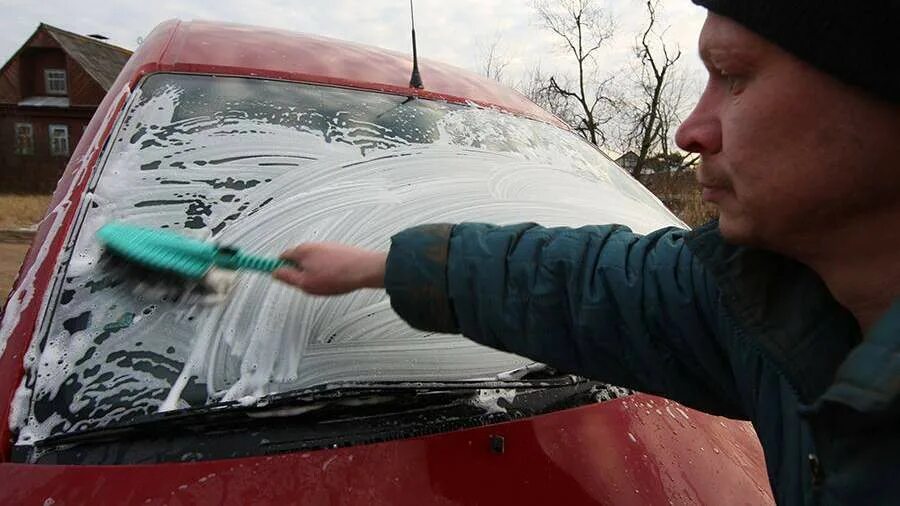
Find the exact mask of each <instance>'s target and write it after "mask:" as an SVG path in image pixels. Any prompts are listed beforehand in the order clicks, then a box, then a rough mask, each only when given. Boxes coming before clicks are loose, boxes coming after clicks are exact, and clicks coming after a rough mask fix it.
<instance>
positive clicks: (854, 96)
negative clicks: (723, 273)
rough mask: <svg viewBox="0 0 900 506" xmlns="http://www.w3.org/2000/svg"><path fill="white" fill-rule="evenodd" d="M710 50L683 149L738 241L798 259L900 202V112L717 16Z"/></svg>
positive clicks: (706, 31)
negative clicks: (693, 156)
mask: <svg viewBox="0 0 900 506" xmlns="http://www.w3.org/2000/svg"><path fill="white" fill-rule="evenodd" d="M700 53H701V57H702V58H703V60H704V62H705V64H706V66H707V68H708V70H709V82H708V83H707V86H706V89H705V90H704V92H703V96H702V97H701V98H700V101H699V103H698V104H697V106H696V108H695V109H694V111H693V112H692V113H691V115H690V117H688V118H687V120H685V122H684V123H683V124H682V125H681V127H680V128H679V131H678V134H677V136H676V141H677V143H678V145H679V146H680V147H681V148H682V149H685V150H687V151H692V152H696V153H700V154H701V158H702V163H701V166H700V168H699V169H698V171H697V179H698V180H699V182H700V184H701V186H702V187H703V198H704V199H705V200H707V201H710V202H713V203H714V204H715V205H716V206H717V207H718V209H719V226H720V230H721V232H722V234H723V235H724V236H725V238H726V239H728V240H730V241H732V242H735V243H743V244H750V245H755V246H762V247H768V248H771V249H774V250H780V251H782V252H791V251H792V250H793V248H794V246H795V243H800V242H804V243H805V244H807V245H808V244H809V239H810V238H812V237H816V236H817V234H819V233H821V232H822V231H824V230H827V227H832V229H834V227H842V226H848V225H851V224H853V223H855V222H858V221H859V220H860V219H861V218H863V219H864V218H865V217H866V216H875V215H878V214H879V213H881V212H883V211H884V209H885V207H886V206H893V207H894V208H896V207H897V206H898V202H900V165H898V164H900V114H898V110H900V109H898V108H897V107H896V106H893V105H888V104H886V103H883V102H880V101H878V100H876V99H873V98H870V97H868V96H867V95H866V94H864V93H862V92H860V91H857V90H856V89H854V88H851V87H849V86H846V85H844V84H842V83H840V82H839V81H837V80H836V79H834V78H832V77H830V76H828V75H826V74H824V73H822V72H821V71H819V70H817V69H815V68H813V67H812V66H810V65H808V64H806V63H804V62H803V61H801V60H799V59H797V58H796V57H794V56H792V55H791V54H789V53H787V52H786V51H784V50H782V49H781V48H779V47H778V46H775V45H774V44H772V43H770V42H768V41H766V40H764V39H762V38H761V37H759V36H758V35H756V34H754V33H753V32H751V31H749V30H747V29H746V28H744V27H743V26H741V25H739V24H738V23H735V22H734V21H732V20H730V19H728V18H724V17H721V16H717V15H715V14H709V16H708V18H707V20H706V24H705V25H704V27H703V30H702V32H701V34H700ZM851 226H852V225H851Z"/></svg>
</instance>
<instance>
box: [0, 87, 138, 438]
mask: <svg viewBox="0 0 900 506" xmlns="http://www.w3.org/2000/svg"><path fill="white" fill-rule="evenodd" d="M130 95H131V88H130V87H128V86H127V85H126V86H123V87H122V89H121V90H120V91H119V92H118V93H117V94H116V98H115V99H114V100H113V102H112V103H113V104H116V105H117V104H121V103H123V101H127V100H128V98H129V97H130ZM115 112H116V108H115V107H111V108H110V109H109V111H107V113H106V116H104V117H103V121H102V122H101V123H100V126H99V129H98V131H99V132H104V131H106V129H107V128H109V126H110V122H111V121H112V118H113V117H114V115H115ZM99 149H100V138H99V136H98V137H97V138H95V139H94V140H93V141H92V142H91V145H90V146H88V148H87V149H86V150H85V151H84V154H83V155H82V156H81V158H80V159H79V160H78V161H77V164H76V165H75V170H74V174H73V176H72V179H71V183H70V185H69V188H68V189H67V191H66V194H65V195H63V197H62V198H61V199H60V200H59V203H57V205H56V206H55V207H54V208H53V209H51V210H50V211H48V213H47V215H46V216H45V217H44V218H43V219H42V220H41V224H40V225H39V227H38V228H39V229H40V228H41V227H43V226H44V223H46V222H47V220H50V224H49V225H48V226H47V234H46V240H45V242H44V243H43V244H42V245H41V247H40V248H39V249H38V252H37V254H36V255H35V256H34V260H33V261H32V263H31V266H30V267H29V268H28V271H27V272H26V273H25V274H23V275H20V279H19V280H18V285H17V286H16V289H15V290H14V291H13V292H12V293H10V294H9V298H8V299H7V304H6V308H5V311H4V314H3V321H2V322H0V356H2V355H3V354H4V352H5V351H6V344H7V342H8V340H9V337H10V334H12V332H13V330H14V329H15V328H16V327H17V326H18V324H19V318H20V317H21V315H22V311H23V310H24V308H26V307H28V306H29V304H31V302H32V298H33V296H34V290H35V286H34V281H35V277H36V276H37V272H38V270H39V269H40V268H41V266H42V265H43V264H44V263H45V262H46V261H47V260H48V258H47V255H48V253H49V250H50V243H51V239H52V238H53V237H55V236H56V235H57V234H58V233H59V230H60V228H62V222H63V218H64V217H65V215H66V212H67V211H68V208H69V206H70V205H71V204H72V193H73V192H74V190H75V187H76V186H77V185H78V182H79V181H80V180H81V178H82V177H83V175H84V173H85V171H86V169H87V163H88V162H89V161H90V160H91V158H92V157H93V156H94V155H95V154H96V153H97V152H98V151H99ZM70 163H71V161H70ZM55 260H56V259H54V261H55ZM54 267H55V266H54ZM49 297H50V290H47V291H46V292H45V294H44V299H43V300H42V301H41V302H40V309H39V312H38V314H43V308H44V306H45V305H46V304H47V302H48V299H49ZM40 329H41V326H40V325H36V326H35V331H34V333H35V334H37V332H39V331H40ZM37 346H38V343H37V340H36V339H34V335H32V339H31V341H30V343H29V347H28V349H27V351H26V353H25V356H24V360H23V365H24V373H23V376H22V380H21V381H20V383H19V386H18V387H17V389H16V393H15V395H14V397H13V400H12V405H11V408H10V414H9V420H8V424H9V427H10V430H12V431H16V430H18V429H19V428H20V427H22V426H23V425H24V423H25V419H26V418H27V416H28V410H27V409H25V405H26V404H27V403H28V402H29V401H30V398H31V394H32V388H31V387H30V386H29V383H30V382H31V381H30V379H31V378H30V377H31V375H32V374H33V369H32V368H33V366H34V365H35V364H36V363H37V359H36V355H37V354H38V350H37ZM25 438H26V439H27V438H28V435H27V434H26V435H25Z"/></svg>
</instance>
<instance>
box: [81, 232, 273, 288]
mask: <svg viewBox="0 0 900 506" xmlns="http://www.w3.org/2000/svg"><path fill="white" fill-rule="evenodd" d="M97 238H98V239H99V240H100V242H102V243H103V244H104V245H105V246H106V248H107V250H108V251H110V252H111V253H113V254H114V255H115V256H117V257H119V258H123V259H125V260H127V261H128V262H130V263H133V264H136V265H137V266H139V267H142V268H143V269H145V270H149V271H151V272H159V273H165V274H170V275H174V276H176V277H181V278H185V279H187V280H195V281H198V282H199V283H201V284H202V285H203V286H204V287H206V288H208V289H210V290H212V291H213V292H214V293H218V294H224V293H225V292H227V290H228V289H229V288H230V286H231V282H232V281H233V279H234V276H233V274H230V273H228V272H227V271H237V270H252V271H259V272H266V273H271V272H272V271H274V270H276V269H278V268H279V267H283V266H286V265H290V262H289V261H286V260H282V259H279V258H266V257H258V256H253V255H249V254H246V253H244V252H242V251H240V250H239V249H237V248H232V247H224V246H220V245H218V244H216V243H214V242H208V241H202V240H198V239H193V238H189V237H184V236H182V235H179V234H177V233H174V232H169V231H166V230H159V229H151V228H144V227H138V226H134V225H127V224H124V223H116V222H113V223H108V224H106V225H104V226H103V227H101V228H100V230H98V231H97ZM223 270H224V271H226V272H225V273H222V271H223Z"/></svg>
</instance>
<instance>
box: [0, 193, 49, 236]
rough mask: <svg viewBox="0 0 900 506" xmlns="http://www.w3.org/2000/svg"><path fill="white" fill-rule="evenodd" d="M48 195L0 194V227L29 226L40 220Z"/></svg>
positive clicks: (47, 202)
mask: <svg viewBox="0 0 900 506" xmlns="http://www.w3.org/2000/svg"><path fill="white" fill-rule="evenodd" d="M49 204H50V195H18V194H10V193H4V194H0V229H3V228H22V227H29V226H31V225H34V224H35V223H37V222H39V221H41V218H43V217H44V213H46V212H47V206H48V205H49Z"/></svg>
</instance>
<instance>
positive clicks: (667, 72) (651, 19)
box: [625, 0, 696, 178]
mask: <svg viewBox="0 0 900 506" xmlns="http://www.w3.org/2000/svg"><path fill="white" fill-rule="evenodd" d="M658 3H659V0H647V2H646V7H647V13H648V22H647V27H646V29H645V30H644V31H643V32H642V34H641V37H640V39H639V40H638V42H637V44H636V45H635V55H636V56H637V58H638V60H639V61H640V64H641V67H640V71H639V78H638V86H637V88H638V98H637V99H636V100H635V101H634V102H633V103H632V106H631V108H630V109H631V111H630V114H629V116H630V120H629V122H628V123H629V126H628V131H627V133H626V136H625V138H626V144H627V145H629V146H631V147H632V148H633V149H635V151H636V154H637V163H636V164H635V166H634V168H633V169H632V170H631V174H632V175H633V176H634V177H635V178H639V177H640V176H641V173H642V171H643V170H644V168H646V167H647V166H648V161H649V160H650V159H651V158H654V162H659V161H660V160H668V161H669V163H673V161H675V160H680V162H678V167H677V168H676V169H683V168H686V167H689V166H691V165H693V163H694V162H695V161H696V158H695V157H687V156H684V155H681V154H679V153H674V152H673V151H672V150H671V149H670V145H669V139H670V138H671V135H672V133H673V132H672V130H673V127H674V126H675V125H677V124H678V123H679V121H680V112H681V111H680V110H681V105H682V102H683V100H682V98H683V96H684V80H683V79H678V76H677V74H676V72H675V64H676V63H678V60H679V59H680V58H681V49H679V48H678V47H675V48H674V49H672V48H670V47H669V46H668V45H667V44H666V42H665V40H664V39H663V36H662V35H659V34H657V32H656V7H657V5H658ZM651 39H655V40H651ZM655 165H658V164H655Z"/></svg>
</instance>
